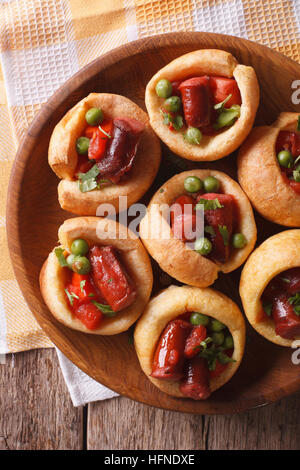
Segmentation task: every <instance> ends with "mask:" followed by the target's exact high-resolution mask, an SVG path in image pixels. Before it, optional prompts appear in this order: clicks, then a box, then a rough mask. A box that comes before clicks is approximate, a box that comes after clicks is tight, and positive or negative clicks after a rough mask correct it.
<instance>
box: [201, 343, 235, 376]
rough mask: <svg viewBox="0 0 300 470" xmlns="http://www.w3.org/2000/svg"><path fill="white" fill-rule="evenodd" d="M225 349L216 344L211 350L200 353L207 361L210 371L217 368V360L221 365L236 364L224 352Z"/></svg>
mask: <svg viewBox="0 0 300 470" xmlns="http://www.w3.org/2000/svg"><path fill="white" fill-rule="evenodd" d="M223 351H224V348H222V347H216V346H215V345H214V344H213V345H212V346H211V347H210V348H206V349H203V350H202V351H200V352H199V356H200V357H203V359H206V360H207V363H208V369H209V370H211V371H213V370H215V368H216V364H217V360H218V361H219V362H220V363H221V364H229V362H236V361H235V360H234V359H232V358H231V357H228V356H227V354H225V353H224V352H223Z"/></svg>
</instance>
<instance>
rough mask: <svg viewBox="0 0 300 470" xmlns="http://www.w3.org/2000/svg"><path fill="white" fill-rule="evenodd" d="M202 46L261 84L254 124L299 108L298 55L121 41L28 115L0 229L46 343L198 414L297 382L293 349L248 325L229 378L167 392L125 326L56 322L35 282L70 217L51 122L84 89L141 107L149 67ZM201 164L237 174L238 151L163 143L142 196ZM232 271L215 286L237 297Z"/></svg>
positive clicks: (116, 384)
mask: <svg viewBox="0 0 300 470" xmlns="http://www.w3.org/2000/svg"><path fill="white" fill-rule="evenodd" d="M202 48H219V49H224V50H227V51H229V52H231V53H232V54H233V55H234V56H235V57H236V58H237V59H238V60H239V62H241V63H243V64H247V65H252V66H253V67H254V69H255V70H256V73H257V76H258V80H259V83H260V90H261V102H260V107H259V110H258V114H257V120H256V124H264V123H266V124H270V123H272V122H273V121H274V120H275V118H276V117H277V115H278V113H279V112H280V111H299V112H300V108H299V107H298V109H297V106H295V105H293V104H292V102H291V94H292V89H291V83H292V82H293V81H294V80H295V79H297V78H299V77H300V65H298V64H297V63H295V62H293V61H292V60H290V59H288V58H286V57H284V56H283V55H281V54H279V53H278V52H275V51H272V50H271V49H269V48H267V47H265V46H261V45H259V44H255V43H253V42H250V41H247V40H244V39H239V38H236V37H231V36H225V35H218V34H209V33H174V34H166V35H161V36H155V37H152V38H147V39H142V40H139V41H135V42H132V43H129V44H126V45H124V46H122V47H120V48H118V49H115V50H113V51H111V52H109V53H107V54H105V55H104V56H102V57H99V58H98V59H96V60H95V61H93V62H92V63H91V64H89V65H87V66H86V67H85V68H83V69H82V70H80V72H78V73H77V74H76V75H74V76H73V77H72V78H71V79H69V80H68V81H67V82H66V83H65V84H64V85H63V86H62V87H61V88H60V89H59V90H58V91H57V92H56V93H55V94H54V95H53V96H52V97H51V98H50V100H49V101H48V102H47V103H46V104H45V105H44V106H43V108H42V109H41V111H40V112H39V113H38V114H37V116H36V117H35V119H34V121H33V122H32V124H31V126H30V128H29V129H28V131H27V134H26V136H25V138H24V140H23V142H22V143H21V145H20V148H19V150H18V153H17V156H16V159H15V164H14V167H13V171H12V175H11V180H10V185H9V193H8V206H7V231H8V242H9V249H10V254H11V258H12V262H13V266H14V270H15V274H16V277H17V280H18V282H19V285H20V287H21V290H22V292H23V294H24V297H25V299H26V301H27V303H28V305H29V307H30V309H31V311H32V312H33V314H34V316H35V317H36V319H37V321H38V322H39V324H40V325H41V327H42V328H43V329H44V330H45V332H46V333H47V335H48V336H49V337H50V338H51V340H52V341H53V343H55V344H56V346H57V347H58V348H59V349H60V350H61V351H62V352H63V353H64V354H65V355H66V356H67V357H68V358H69V359H70V360H71V361H72V362H74V363H75V364H76V365H77V366H78V367H80V369H82V370H83V371H84V372H86V373H87V374H88V375H90V376H91V377H93V378H94V379H96V380H97V381H99V382H101V383H102V384H104V385H106V386H107V387H109V388H111V389H113V390H115V391H116V392H118V393H120V394H123V395H126V396H128V397H130V398H132V399H134V400H138V401H141V402H144V403H147V404H149V405H154V406H157V407H161V408H166V409H170V410H178V411H184V412H192V413H201V414H215V413H234V412H239V411H243V410H246V409H249V408H253V407H258V406H261V405H264V404H266V403H270V402H273V401H275V400H277V399H279V398H281V397H283V396H285V395H288V394H290V393H293V392H295V391H296V390H298V389H299V388H300V375H299V367H297V366H295V365H293V364H292V362H291V354H292V350H291V349H289V348H282V347H280V346H275V345H274V344H272V343H270V342H268V341H267V340H265V339H264V338H263V337H261V336H259V335H258V334H257V333H256V332H255V331H254V330H253V328H251V327H250V326H248V331H247V345H246V351H245V356H244V360H243V362H242V365H241V367H240V369H239V370H238V372H237V374H236V375H235V376H234V377H233V379H232V380H231V381H230V382H229V383H228V384H226V385H225V386H224V387H223V388H221V389H220V390H218V391H217V392H215V393H214V394H213V395H212V397H211V398H209V399H208V400H206V401H203V402H195V401H193V400H189V399H176V398H172V397H170V396H168V395H165V394H164V393H162V392H160V391H159V390H158V389H157V388H156V387H154V386H153V385H152V384H151V383H150V381H149V380H148V379H147V377H146V376H145V375H144V374H143V372H142V371H141V369H140V367H139V363H138V360H137V357H136V354H135V351H134V347H133V345H132V344H130V341H129V334H128V332H126V333H123V334H121V335H117V336H111V337H100V336H99V337H96V336H93V335H88V334H84V333H79V332H77V331H73V330H71V329H68V328H66V327H64V326H63V325H61V324H60V323H58V322H57V321H56V320H55V319H54V317H53V316H52V315H51V313H50V312H49V310H48V309H47V307H46V306H45V304H44V302H43V300H42V297H41V294H40V290H39V283H38V276H39V271H40V268H41V266H42V263H43V261H44V260H45V258H46V257H47V255H48V253H49V251H51V250H52V248H53V246H54V245H55V244H56V243H57V230H58V227H59V225H60V224H61V223H62V222H63V221H64V220H65V219H67V218H69V217H70V216H71V217H72V215H70V214H68V213H67V212H64V211H63V210H62V209H61V208H60V206H59V204H58V201H57V184H58V178H57V177H56V176H55V175H54V173H53V172H52V171H51V169H50V167H49V166H48V162H47V150H48V144H49V139H50V136H51V133H52V131H53V128H54V126H55V124H56V123H57V122H58V121H59V120H60V119H61V117H62V116H63V115H64V114H65V113H66V111H68V110H69V109H70V108H71V107H72V106H74V105H75V104H76V103H77V102H78V101H79V100H81V99H82V98H84V97H85V96H86V95H88V94H89V93H90V92H92V91H94V92H111V93H118V94H121V95H124V96H127V97H128V98H130V99H132V100H133V101H135V102H136V103H137V104H138V105H140V106H141V107H142V108H144V109H145V105H144V92H145V86H146V84H147V82H148V81H149V79H150V78H151V77H152V75H153V74H154V73H155V72H156V71H157V70H159V69H160V68H161V67H163V66H164V65H166V64H167V63H168V62H169V61H171V60H173V59H175V58H176V57H178V56H180V55H182V54H185V53H187V52H189V51H193V50H197V49H202ZM258 157H259V156H258ZM207 167H211V168H215V169H219V170H222V171H225V172H227V173H228V174H229V175H231V176H233V177H234V178H236V155H232V156H229V157H227V158H225V159H222V160H220V161H218V162H216V163H214V162H212V163H209V164H206V163H199V164H197V163H194V162H188V161H186V160H183V159H180V158H179V157H174V156H173V155H172V154H171V153H170V152H169V151H168V150H167V148H166V147H165V146H163V163H162V166H161V169H160V171H159V174H158V176H157V179H156V181H155V184H154V185H153V187H152V188H151V191H149V193H148V195H147V196H146V198H145V201H147V200H149V197H150V195H151V194H153V192H154V191H155V190H156V189H157V188H158V187H159V186H160V185H161V184H162V183H163V182H164V181H165V180H167V179H169V178H170V176H171V175H173V174H175V173H178V172H180V171H182V170H183V169H190V168H207ZM257 177H258V178H259V175H257ZM261 184H263V181H262V182H261ZM256 220H257V226H258V243H261V242H262V241H263V240H264V239H266V238H267V237H269V236H270V235H273V234H274V233H277V232H279V231H281V230H283V229H284V228H283V227H280V226H278V225H275V224H272V223H270V222H267V221H266V220H264V219H262V218H261V217H260V216H258V215H257V214H256ZM153 267H154V275H155V286H154V292H156V291H157V290H159V289H161V288H162V287H165V286H163V285H162V284H161V280H162V277H161V274H162V272H161V271H160V269H159V268H158V266H157V265H156V264H155V263H153ZM239 277H240V270H237V271H235V272H233V273H231V274H229V275H228V274H227V275H222V276H220V278H219V280H218V281H217V282H216V283H215V284H214V286H213V287H215V288H217V289H219V290H220V291H222V292H224V293H225V294H227V295H229V297H231V298H233V300H235V301H236V302H237V303H238V304H239V305H240V298H239V295H238V283H239Z"/></svg>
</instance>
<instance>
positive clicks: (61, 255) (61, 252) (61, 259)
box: [54, 247, 68, 268]
mask: <svg viewBox="0 0 300 470" xmlns="http://www.w3.org/2000/svg"><path fill="white" fill-rule="evenodd" d="M54 253H55V254H56V257H57V259H58V262H59V264H60V265H61V266H62V267H63V268H64V267H66V266H68V263H67V260H66V258H65V257H64V250H63V249H62V248H59V247H57V248H55V250H54Z"/></svg>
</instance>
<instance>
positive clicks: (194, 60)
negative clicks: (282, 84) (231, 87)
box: [145, 49, 259, 161]
mask: <svg viewBox="0 0 300 470" xmlns="http://www.w3.org/2000/svg"><path fill="white" fill-rule="evenodd" d="M199 75H222V76H223V77H228V78H232V77H234V78H235V79H236V82H237V84H238V87H239V89H240V93H241V98H242V105H241V116H240V118H239V119H238V120H237V121H236V122H235V124H234V125H233V126H231V127H230V128H228V129H226V130H224V131H223V132H221V133H220V134H218V135H216V136H205V135H203V137H202V140H201V142H200V145H192V144H189V143H188V142H187V141H186V140H185V139H183V137H182V134H181V133H180V132H172V131H170V130H169V129H168V127H167V126H166V125H165V124H164V123H163V120H162V117H161V114H160V112H159V109H160V107H161V98H159V97H158V96H157V95H156V92H155V86H156V84H157V82H158V80H160V79H162V78H166V79H167V80H170V81H171V82H172V81H175V80H181V79H184V78H188V77H191V76H199ZM145 101H146V107H147V111H148V113H149V117H150V124H151V126H152V127H153V129H154V131H155V132H156V134H157V135H158V136H159V137H160V138H161V140H162V141H163V142H164V143H165V144H166V145H167V146H168V147H169V148H170V149H171V150H172V151H173V152H175V153H176V154H178V155H180V156H181V157H184V158H186V159H188V160H196V161H206V160H209V161H212V160H219V159H220V158H223V157H225V156H226V155H229V154H230V153H231V152H233V151H234V150H236V149H237V148H238V147H239V146H240V145H241V143H242V142H243V141H244V140H245V138H246V137H247V135H248V134H249V132H250V130H251V128H252V126H253V122H254V119H255V115H256V111H257V107H258V104H259V85H258V81H257V78H256V74H255V71H254V69H253V68H252V67H249V66H246V65H241V64H238V62H237V60H236V59H235V57H233V55H232V54H230V53H229V52H225V51H221V50H218V49H203V50H199V51H194V52H190V53H188V54H185V55H183V56H181V57H178V58H177V59H175V60H173V61H172V62H170V63H169V64H168V65H166V66H165V67H163V68H162V69H161V70H159V71H158V72H157V73H156V74H155V75H154V76H153V77H152V78H151V80H150V82H149V83H148V85H147V88H146V98H145Z"/></svg>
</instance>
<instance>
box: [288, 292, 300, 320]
mask: <svg viewBox="0 0 300 470" xmlns="http://www.w3.org/2000/svg"><path fill="white" fill-rule="evenodd" d="M288 300H289V303H290V304H291V305H294V312H295V314H296V315H297V316H298V317H300V292H297V293H296V294H295V295H293V296H292V297H289V299H288Z"/></svg>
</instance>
